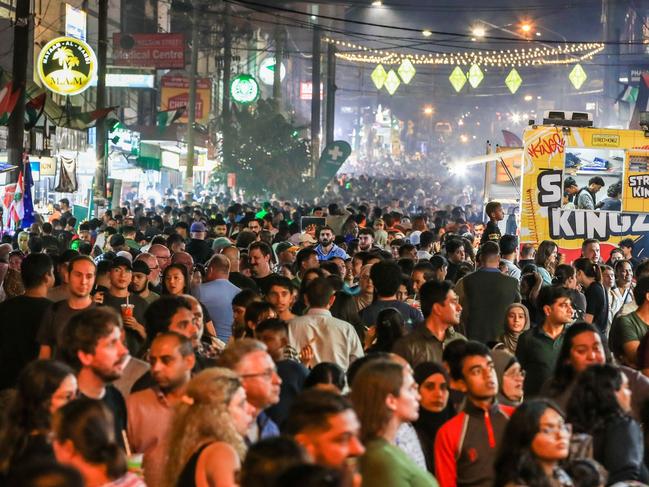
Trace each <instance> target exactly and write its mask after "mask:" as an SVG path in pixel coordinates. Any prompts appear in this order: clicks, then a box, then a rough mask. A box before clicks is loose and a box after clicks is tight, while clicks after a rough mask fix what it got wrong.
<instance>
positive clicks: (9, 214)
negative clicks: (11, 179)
mask: <svg viewBox="0 0 649 487" xmlns="http://www.w3.org/2000/svg"><path fill="white" fill-rule="evenodd" d="M23 184H24V183H23V172H22V171H20V174H19V175H18V182H17V183H14V184H9V185H7V186H6V187H5V196H4V200H3V204H4V207H5V208H6V209H7V211H6V216H5V220H6V223H5V227H6V228H14V227H17V226H18V224H19V223H20V220H22V218H23V216H24V215H25V209H24V207H23V187H24V186H23Z"/></svg>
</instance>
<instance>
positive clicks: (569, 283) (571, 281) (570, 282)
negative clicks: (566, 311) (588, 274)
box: [565, 274, 577, 289]
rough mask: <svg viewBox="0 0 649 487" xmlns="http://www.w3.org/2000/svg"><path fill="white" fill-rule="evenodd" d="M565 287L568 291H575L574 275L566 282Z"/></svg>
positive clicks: (575, 281)
mask: <svg viewBox="0 0 649 487" xmlns="http://www.w3.org/2000/svg"><path fill="white" fill-rule="evenodd" d="M565 287H567V288H568V289H577V278H576V277H575V276H574V274H573V275H572V277H569V278H568V279H567V280H566V283H565Z"/></svg>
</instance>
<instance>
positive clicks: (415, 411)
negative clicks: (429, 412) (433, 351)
mask: <svg viewBox="0 0 649 487" xmlns="http://www.w3.org/2000/svg"><path fill="white" fill-rule="evenodd" d="M419 399H420V396H419V388H418V387H417V383H416V382H415V379H414V378H413V377H412V373H411V372H410V371H409V370H407V369H405V368H404V369H403V384H402V385H401V389H400V390H399V397H397V398H396V407H395V409H394V414H396V415H397V417H398V418H399V420H400V421H401V422H402V423H408V422H411V421H416V420H417V418H418V417H419Z"/></svg>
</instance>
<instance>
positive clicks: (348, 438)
mask: <svg viewBox="0 0 649 487" xmlns="http://www.w3.org/2000/svg"><path fill="white" fill-rule="evenodd" d="M360 429H361V427H360V423H359V422H358V418H357V417H356V413H355V412H354V410H353V409H347V410H345V411H343V412H340V413H337V414H332V415H330V416H329V417H328V418H327V426H326V427H323V428H318V429H311V430H307V431H303V432H300V433H298V434H297V435H295V440H296V441H297V442H298V443H299V444H300V445H302V446H303V447H304V449H305V450H306V451H307V453H308V454H309V456H311V458H312V459H313V461H314V462H315V463H317V464H318V465H322V466H324V467H328V468H333V469H337V470H340V469H342V468H343V467H344V466H345V463H346V462H347V460H348V459H350V458H356V457H359V456H361V455H362V454H363V453H364V452H365V448H364V447H363V444H362V443H361V440H360Z"/></svg>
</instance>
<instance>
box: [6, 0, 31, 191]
mask: <svg viewBox="0 0 649 487" xmlns="http://www.w3.org/2000/svg"><path fill="white" fill-rule="evenodd" d="M29 5H30V0H18V3H17V4H16V22H15V24H14V55H13V65H12V69H13V71H12V73H13V90H14V91H16V90H21V93H20V96H19V97H18V101H17V102H16V106H15V107H14V109H13V111H12V112H11V114H10V115H9V127H8V137H9V140H8V141H7V158H8V162H9V164H14V165H16V166H18V167H22V161H23V147H24V143H25V142H24V141H25V88H26V86H27V84H26V80H27V63H26V62H25V60H26V59H27V56H28V53H29V29H30V25H31V16H30V13H29ZM11 180H12V182H15V181H17V180H18V173H17V171H13V172H12V174H11Z"/></svg>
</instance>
